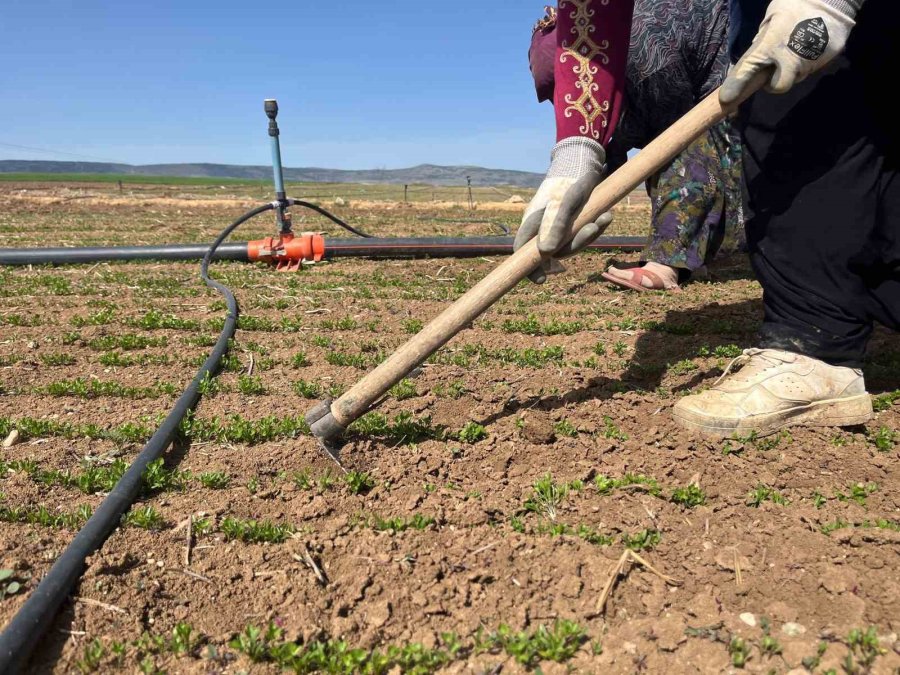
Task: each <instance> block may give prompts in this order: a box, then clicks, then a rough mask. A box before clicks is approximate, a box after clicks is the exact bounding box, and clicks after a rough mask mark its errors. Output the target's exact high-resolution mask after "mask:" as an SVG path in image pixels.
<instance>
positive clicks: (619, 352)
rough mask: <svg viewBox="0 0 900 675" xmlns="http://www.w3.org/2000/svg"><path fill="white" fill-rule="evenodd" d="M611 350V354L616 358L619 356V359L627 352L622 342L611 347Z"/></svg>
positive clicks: (625, 345) (626, 347)
mask: <svg viewBox="0 0 900 675" xmlns="http://www.w3.org/2000/svg"><path fill="white" fill-rule="evenodd" d="M612 350H613V354H615V355H616V356H620V357H621V356H625V352H627V351H628V345H627V344H625V343H624V342H622V341H621V340H618V341H617V342H616V343H615V344H614V345H613V348H612Z"/></svg>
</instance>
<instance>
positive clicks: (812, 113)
mask: <svg viewBox="0 0 900 675" xmlns="http://www.w3.org/2000/svg"><path fill="white" fill-rule="evenodd" d="M632 11H633V3H632V2H630V1H626V0H560V2H559V3H558V18H557V45H556V55H555V60H554V77H555V91H554V96H553V100H554V108H555V111H556V127H557V144H556V145H555V146H554V149H553V151H552V153H551V164H550V169H549V170H548V172H547V176H546V178H545V179H544V181H543V183H542V184H541V186H540V188H539V189H538V191H537V193H536V195H535V197H534V199H533V200H532V202H531V203H530V204H529V206H528V208H527V209H526V211H525V215H524V217H523V220H522V224H521V226H520V228H519V234H518V235H517V242H518V244H519V245H520V246H521V245H522V244H523V243H524V242H525V241H527V240H528V239H530V238H532V237H536V238H537V246H538V249H539V250H540V251H541V253H542V254H544V255H545V256H546V259H547V261H548V262H549V260H550V259H552V258H553V257H558V256H560V255H567V254H570V253H571V252H573V251H576V250H579V249H580V248H582V247H584V246H586V245H587V244H588V243H589V242H590V241H592V240H593V238H594V237H596V236H597V235H598V234H599V233H600V232H601V231H602V228H603V225H604V223H603V222H600V223H595V224H593V225H592V226H587V227H585V228H582V230H581V231H580V232H579V233H578V235H576V237H575V239H574V241H572V242H571V243H569V244H565V242H567V241H568V240H569V238H570V236H571V232H572V225H573V223H574V220H575V217H576V216H577V214H578V212H579V211H580V209H581V208H582V206H583V205H584V204H585V203H586V201H587V199H588V197H589V195H590V193H591V191H592V190H593V188H594V187H596V186H597V185H598V184H599V183H600V181H601V180H602V179H603V176H604V171H605V165H606V149H605V148H606V147H607V146H608V144H609V141H610V139H611V138H612V135H613V131H614V130H615V126H616V124H617V123H618V121H619V118H620V115H621V111H622V107H623V101H624V92H625V69H626V58H627V49H626V48H625V46H624V45H625V43H626V42H627V41H628V38H629V34H630V29H631V18H632V17H631V14H632ZM730 12H731V17H732V37H733V40H732V50H733V55H735V56H736V55H739V54H743V55H742V56H741V59H740V60H739V61H738V63H737V65H736V66H735V67H734V68H733V69H732V70H731V71H730V72H729V75H728V77H727V79H726V81H725V83H724V84H723V86H722V90H721V93H720V97H721V99H722V102H723V103H726V104H727V103H731V102H733V101H735V100H737V99H738V98H739V96H740V95H741V94H742V93H743V92H744V91H745V89H746V87H748V86H749V83H750V81H751V80H752V79H753V78H754V76H756V75H757V74H758V73H760V72H762V71H766V72H767V73H768V86H767V88H768V91H767V92H761V93H758V94H756V95H755V96H753V97H752V98H751V99H750V100H749V101H747V102H746V103H744V104H743V105H742V106H741V109H740V115H739V121H738V127H739V129H740V131H741V136H742V146H743V152H744V175H743V184H744V188H745V190H746V194H747V198H748V212H747V239H748V248H749V253H750V260H751V264H752V265H753V269H754V271H755V273H756V275H757V278H758V279H759V281H760V284H761V285H762V288H763V305H764V309H765V317H764V321H763V326H762V331H761V336H760V341H759V346H758V347H757V348H754V349H748V350H745V352H744V354H743V355H742V356H741V357H739V358H738V359H737V360H736V362H735V363H733V364H732V366H730V367H729V369H728V371H726V373H725V375H724V376H723V377H722V378H720V381H718V382H717V383H716V384H715V385H714V386H713V387H712V388H710V389H708V390H707V391H704V392H702V393H699V394H694V395H691V396H687V397H684V398H682V399H681V400H680V401H679V402H678V403H677V404H676V405H675V406H674V409H673V415H674V418H675V419H676V420H677V421H678V422H679V423H680V424H682V425H684V426H686V427H688V428H691V429H695V430H699V431H703V432H708V433H714V434H719V435H730V434H733V433H742V434H743V433H757V434H760V435H763V434H768V433H773V432H774V431H777V430H778V429H779V428H782V427H784V426H788V425H792V424H806V425H853V424H861V423H863V422H865V421H867V420H868V419H870V418H871V416H872V406H871V399H870V397H869V395H868V394H867V393H866V389H865V383H864V379H863V374H862V371H861V370H860V365H861V362H862V359H863V356H864V353H865V349H866V346H867V344H868V341H869V338H870V336H871V334H872V330H873V325H874V323H875V322H876V321H877V322H880V323H882V324H884V325H886V326H888V327H889V328H891V329H893V330H900V130H898V127H897V125H896V124H895V123H894V120H893V119H892V113H891V110H890V107H889V106H888V105H886V104H885V103H884V91H885V90H884V82H885V74H886V73H887V74H890V73H895V72H897V66H898V65H900V55H898V52H897V50H896V49H895V48H894V46H893V44H892V41H891V40H892V36H893V35H894V34H895V33H896V32H897V30H898V29H900V4H898V3H896V2H889V1H887V0H869V2H868V3H864V0H772V1H771V2H767V1H766V0H732V4H731V5H730ZM754 34H755V37H753V39H752V41H750V39H749V38H750V37H751V36H753V35H754ZM845 48H846V51H845ZM606 222H608V221H606ZM543 274H545V272H544V270H543V268H542V269H539V270H538V271H537V272H536V273H535V274H534V275H533V276H534V277H537V278H538V280H540V277H541V275H543ZM736 365H741V366H742V367H741V369H740V370H738V371H736V372H732V367H733V366H736Z"/></svg>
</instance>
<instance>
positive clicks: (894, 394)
mask: <svg viewBox="0 0 900 675" xmlns="http://www.w3.org/2000/svg"><path fill="white" fill-rule="evenodd" d="M897 401H900V389H897V390H896V391H890V392H887V393H886V394H880V395H878V396H873V397H872V409H873V410H874V411H875V412H884V411H885V410H888V409H890V407H891V406H892V405H894V404H895V403H896V402H897Z"/></svg>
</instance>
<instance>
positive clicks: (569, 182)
mask: <svg viewBox="0 0 900 675" xmlns="http://www.w3.org/2000/svg"><path fill="white" fill-rule="evenodd" d="M605 173H606V152H605V151H604V150H603V146H602V145H600V144H599V143H597V141H594V140H592V139H590V138H583V137H572V138H566V139H563V140H562V141H560V142H559V143H557V144H556V145H555V146H554V148H553V151H552V152H551V153H550V169H549V170H548V171H547V176H546V178H544V182H543V183H541V186H540V187H539V188H538V191H537V193H536V194H535V195H534V198H533V199H532V200H531V203H530V204H528V208H526V209H525V215H524V216H523V217H522V224H521V225H520V226H519V231H518V232H517V233H516V240H515V243H514V245H513V248H514V249H515V250H519V249H520V248H521V247H522V246H523V245H524V244H525V243H526V242H528V241H529V240H531V239H533V238H534V237H537V245H538V250H540V252H541V253H542V254H544V256H546V257H547V258H548V260H547V261H546V264H545V265H544V266H542V267H541V268H538V269H537V270H535V271H534V272H533V273H532V274H530V275H529V278H530V279H531V280H532V281H534V282H535V283H543V282H544V281H545V279H546V276H547V274H546V272H547V268H548V267H549V262H550V261H549V256H554V257H560V258H562V257H565V256H567V255H572V254H573V253H577V252H578V251H580V250H581V249H582V248H584V247H585V246H587V245H588V244H590V243H591V242H592V241H594V239H596V238H597V237H598V236H600V234H601V233H602V232H603V230H605V229H606V227H608V226H609V223H610V222H611V220H612V216H611V215H610V214H604V215H603V216H601V217H600V218H598V219H597V221H596V222H594V223H588V224H587V225H585V226H584V227H582V228H581V230H579V232H578V234H576V235H575V238H574V239H573V240H572V241H571V242H570V241H569V239H570V237H571V234H572V226H573V225H574V224H575V219H576V218H577V216H578V214H579V213H580V212H581V209H582V207H583V206H584V205H585V204H586V203H587V200H588V198H589V197H590V196H591V192H592V191H593V190H594V188H595V187H597V185H599V184H600V181H602V180H603V177H604V175H605Z"/></svg>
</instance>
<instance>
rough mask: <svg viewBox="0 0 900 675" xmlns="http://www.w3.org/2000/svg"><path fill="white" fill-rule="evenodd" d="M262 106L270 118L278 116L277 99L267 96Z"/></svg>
mask: <svg viewBox="0 0 900 675" xmlns="http://www.w3.org/2000/svg"><path fill="white" fill-rule="evenodd" d="M263 108H264V109H265V111H266V117H268V118H269V119H270V120H274V119H275V118H276V117H278V101H276V100H275V99H274V98H267V99H266V100H265V101H263Z"/></svg>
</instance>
